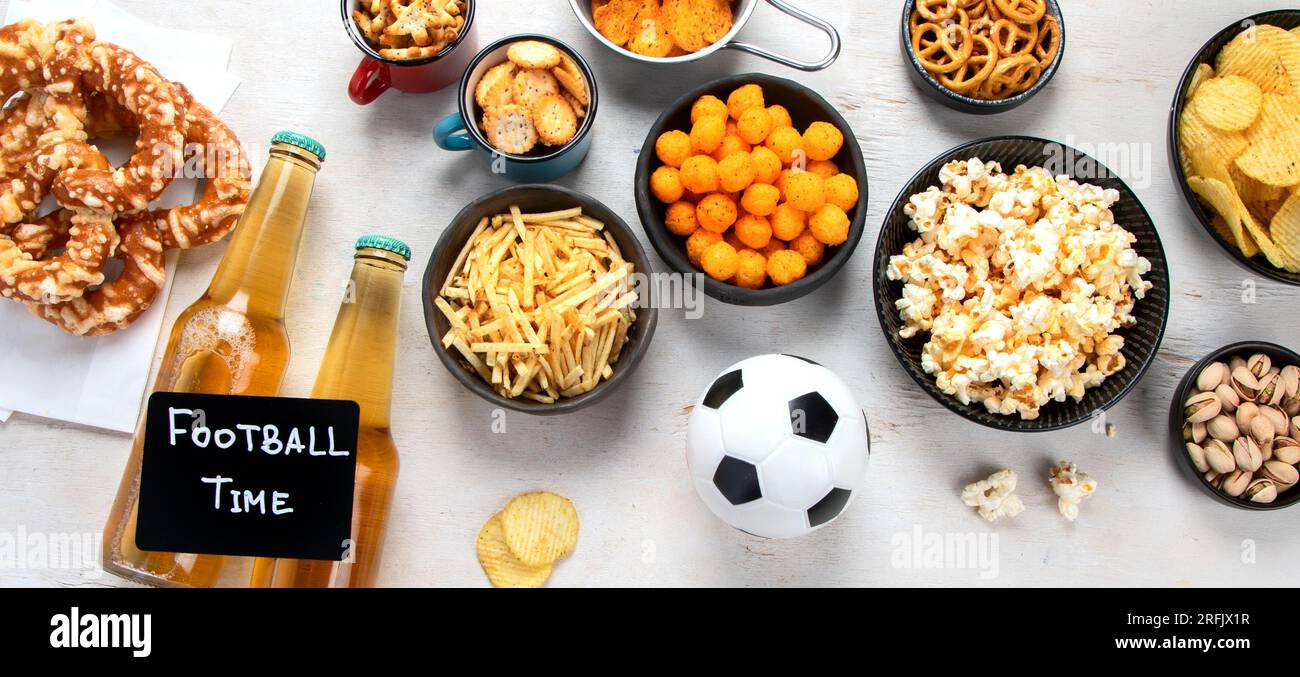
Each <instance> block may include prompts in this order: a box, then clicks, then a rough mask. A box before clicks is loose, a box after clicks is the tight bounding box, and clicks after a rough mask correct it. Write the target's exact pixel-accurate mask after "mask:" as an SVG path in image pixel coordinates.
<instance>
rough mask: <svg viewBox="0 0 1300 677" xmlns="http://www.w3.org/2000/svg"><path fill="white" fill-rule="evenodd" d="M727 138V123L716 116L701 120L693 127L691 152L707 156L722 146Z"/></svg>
mask: <svg viewBox="0 0 1300 677" xmlns="http://www.w3.org/2000/svg"><path fill="white" fill-rule="evenodd" d="M726 136H727V121H726V120H724V119H723V118H720V117H717V116H715V115H710V116H708V117H703V118H700V119H699V120H697V121H696V122H695V125H694V126H692V127H691V150H692V151H694V152H695V154H696V155H700V154H704V155H707V154H709V153H712V152H713V151H715V150H717V149H718V146H721V145H722V139H723V138H725V137H726Z"/></svg>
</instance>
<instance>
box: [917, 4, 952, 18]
mask: <svg viewBox="0 0 1300 677" xmlns="http://www.w3.org/2000/svg"><path fill="white" fill-rule="evenodd" d="M916 11H918V12H920V13H921V16H923V17H925V20H926V21H928V22H930V23H943V22H944V21H947V20H948V19H951V18H952V17H953V15H954V14H956V13H957V0H916Z"/></svg>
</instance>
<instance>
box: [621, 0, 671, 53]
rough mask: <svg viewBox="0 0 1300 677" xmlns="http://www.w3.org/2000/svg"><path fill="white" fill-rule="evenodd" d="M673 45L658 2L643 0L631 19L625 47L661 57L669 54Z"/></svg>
mask: <svg viewBox="0 0 1300 677" xmlns="http://www.w3.org/2000/svg"><path fill="white" fill-rule="evenodd" d="M675 46H676V43H674V42H673V35H672V33H671V32H669V30H668V22H667V21H666V20H664V18H663V11H662V9H661V7H660V6H659V3H658V2H654V1H653V0H649V1H647V2H645V4H643V5H642V7H641V11H639V12H638V13H637V15H636V19H635V20H634V21H633V30H632V36H631V38H629V39H628V41H627V48H628V49H629V50H631V51H633V52H636V53H637V54H641V55H643V56H649V57H654V58H656V59H662V58H664V57H666V56H668V55H669V54H671V53H672V51H673V47H675Z"/></svg>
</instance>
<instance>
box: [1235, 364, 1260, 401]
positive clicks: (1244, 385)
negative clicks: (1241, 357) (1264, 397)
mask: <svg viewBox="0 0 1300 677" xmlns="http://www.w3.org/2000/svg"><path fill="white" fill-rule="evenodd" d="M1232 389H1233V390H1235V391H1237V394H1238V395H1240V396H1241V399H1242V400H1253V399H1255V396H1256V395H1258V394H1259V378H1258V377H1257V376H1255V375H1254V374H1253V373H1251V372H1250V370H1249V369H1246V368H1244V367H1238V368H1237V369H1236V370H1234V371H1233V372H1232Z"/></svg>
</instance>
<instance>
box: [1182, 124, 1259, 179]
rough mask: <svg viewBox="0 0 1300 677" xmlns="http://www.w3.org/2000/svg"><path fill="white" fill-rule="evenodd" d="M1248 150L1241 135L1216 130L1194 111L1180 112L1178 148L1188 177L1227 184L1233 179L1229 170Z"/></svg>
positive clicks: (1246, 141)
mask: <svg viewBox="0 0 1300 677" xmlns="http://www.w3.org/2000/svg"><path fill="white" fill-rule="evenodd" d="M1249 146H1250V142H1249V141H1248V140H1247V139H1246V135H1245V134H1244V133H1243V132H1229V131H1224V130H1222V129H1217V128H1215V127H1213V126H1211V125H1210V123H1209V122H1207V121H1206V120H1205V118H1204V117H1202V116H1201V115H1200V114H1199V113H1197V112H1196V111H1192V110H1186V111H1183V115H1182V118H1181V124H1180V125H1179V135H1178V147H1179V150H1180V152H1181V154H1182V156H1183V159H1184V160H1185V161H1186V164H1187V168H1188V170H1187V175H1188V176H1205V177H1209V178H1212V179H1217V180H1219V181H1222V182H1224V183H1229V182H1231V181H1232V178H1231V177H1230V176H1229V174H1228V168H1229V167H1231V166H1232V163H1233V162H1235V161H1236V159H1237V158H1238V157H1239V156H1240V155H1241V154H1242V153H1244V152H1246V148H1248V147H1249Z"/></svg>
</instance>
